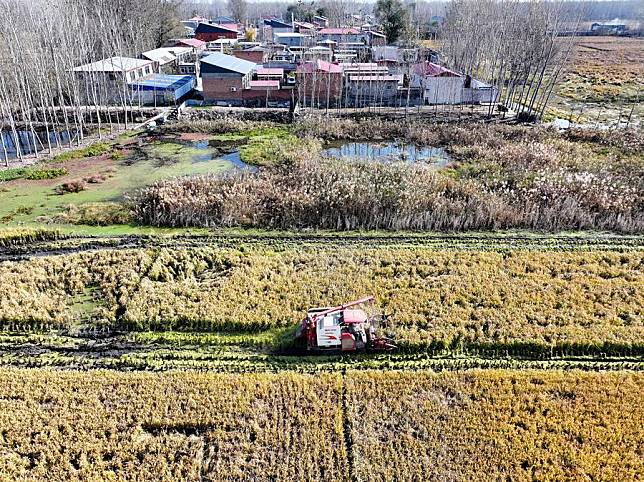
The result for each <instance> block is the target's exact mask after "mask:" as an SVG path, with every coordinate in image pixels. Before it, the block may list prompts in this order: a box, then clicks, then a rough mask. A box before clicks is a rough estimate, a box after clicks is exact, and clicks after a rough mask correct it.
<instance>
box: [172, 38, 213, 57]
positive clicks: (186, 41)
mask: <svg viewBox="0 0 644 482" xmlns="http://www.w3.org/2000/svg"><path fill="white" fill-rule="evenodd" d="M169 44H170V46H175V47H188V48H190V49H191V50H192V53H193V54H194V55H195V58H198V57H199V56H200V55H201V54H202V53H203V52H205V50H206V45H207V44H206V42H204V41H203V40H199V39H196V38H182V39H175V40H171V41H170V42H169Z"/></svg>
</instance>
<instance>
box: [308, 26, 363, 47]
mask: <svg viewBox="0 0 644 482" xmlns="http://www.w3.org/2000/svg"><path fill="white" fill-rule="evenodd" d="M318 37H319V38H320V40H333V41H334V42H336V43H360V44H368V43H369V34H368V33H365V32H361V31H360V30H358V29H357V28H350V27H341V28H323V29H320V30H319V31H318Z"/></svg>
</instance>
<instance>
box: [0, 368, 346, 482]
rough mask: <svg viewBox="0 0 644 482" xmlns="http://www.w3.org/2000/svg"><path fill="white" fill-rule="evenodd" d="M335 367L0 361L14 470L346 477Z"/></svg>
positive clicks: (147, 476) (127, 475)
mask: <svg viewBox="0 0 644 482" xmlns="http://www.w3.org/2000/svg"><path fill="white" fill-rule="evenodd" d="M341 387H342V384H341V379H340V378H339V376H334V375H322V376H304V375H296V374H290V373H282V374H279V375H270V374H258V375H251V374H246V375H240V376H227V375H216V374H199V375H197V374H180V373H175V374H164V375H154V374H149V373H137V374H125V373H117V372H89V373H74V372H48V371H40V370H0V474H2V478H3V479H7V480H9V479H11V480H26V479H29V480H155V481H162V480H167V481H174V480H254V481H268V480H311V481H313V480H316V481H317V480H320V481H335V480H346V473H347V459H346V450H345V445H344V436H343V431H342V430H343V427H342V412H341V408H342V407H341V403H340V394H341Z"/></svg>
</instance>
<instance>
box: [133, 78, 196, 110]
mask: <svg viewBox="0 0 644 482" xmlns="http://www.w3.org/2000/svg"><path fill="white" fill-rule="evenodd" d="M195 85H196V78H195V77H193V76H191V75H165V74H155V75H152V76H151V77H148V78H145V79H139V80H136V81H134V82H131V83H130V89H131V91H132V99H133V101H134V102H136V103H138V104H141V105H153V106H155V107H156V106H163V105H177V104H179V103H180V102H181V101H182V99H184V98H186V97H188V96H189V95H190V94H191V93H192V91H193V89H194V88H195Z"/></svg>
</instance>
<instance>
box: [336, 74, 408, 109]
mask: <svg viewBox="0 0 644 482" xmlns="http://www.w3.org/2000/svg"><path fill="white" fill-rule="evenodd" d="M402 85H403V76H402V75H390V74H372V75H360V74H359V75H349V76H348V77H347V80H346V86H347V99H348V101H349V104H350V105H353V106H358V107H362V106H368V105H394V104H395V103H396V101H397V99H398V93H399V90H400V88H401V87H402Z"/></svg>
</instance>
